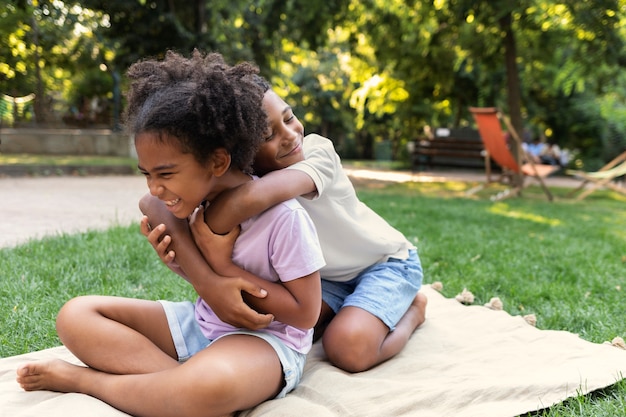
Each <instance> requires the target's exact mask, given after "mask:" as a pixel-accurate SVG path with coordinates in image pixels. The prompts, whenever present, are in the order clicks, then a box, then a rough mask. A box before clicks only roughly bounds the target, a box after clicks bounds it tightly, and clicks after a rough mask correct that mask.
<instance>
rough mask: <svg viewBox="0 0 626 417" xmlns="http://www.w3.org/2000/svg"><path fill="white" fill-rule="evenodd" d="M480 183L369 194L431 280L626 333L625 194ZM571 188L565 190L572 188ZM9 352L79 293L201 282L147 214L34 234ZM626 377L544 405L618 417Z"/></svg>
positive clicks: (371, 187) (567, 322)
mask: <svg viewBox="0 0 626 417" xmlns="http://www.w3.org/2000/svg"><path fill="white" fill-rule="evenodd" d="M469 186H471V185H466V184H461V183H453V182H450V183H443V184H417V183H413V184H393V185H383V184H377V183H369V184H367V185H363V186H359V194H360V196H361V198H362V200H363V201H365V202H366V203H367V204H368V205H369V206H370V207H372V208H373V209H374V210H376V211H377V212H378V213H380V214H381V215H382V216H383V217H385V218H386V219H387V220H388V221H389V222H390V223H391V224H393V225H394V226H395V227H396V228H398V229H399V230H401V231H402V232H404V234H405V235H406V236H407V237H408V238H409V239H410V240H411V241H413V242H414V243H416V245H417V246H418V248H419V251H420V257H421V259H422V263H423V266H424V272H425V282H426V283H432V282H435V281H440V282H442V283H443V291H442V292H443V294H444V295H445V296H446V297H454V296H455V295H456V294H458V293H460V292H461V291H462V290H463V289H464V288H467V289H468V290H470V291H471V292H472V293H473V294H474V295H475V296H476V301H475V304H484V303H487V302H488V301H489V300H490V298H491V297H496V296H497V297H499V298H500V299H501V300H502V301H503V303H504V309H505V310H506V311H508V312H509V313H510V314H513V315H525V314H531V313H532V314H535V315H536V316H537V327H538V328H541V329H555V330H558V329H560V330H567V331H570V332H573V333H577V334H579V335H580V336H581V337H582V338H584V339H586V340H589V341H592V342H596V343H602V342H604V341H610V340H612V339H613V338H614V337H616V336H620V337H623V338H626V320H625V317H626V303H625V302H624V300H625V297H624V291H626V282H625V281H626V280H625V278H626V210H624V207H625V205H624V202H625V201H626V200H625V199H624V198H623V197H620V196H618V195H616V194H613V193H609V192H604V191H601V192H596V193H594V194H592V195H591V196H590V197H588V198H587V199H586V200H584V201H582V202H574V201H572V200H566V199H563V198H560V199H557V201H556V202H554V203H548V202H547V201H546V200H545V198H544V197H543V196H542V195H541V192H540V190H538V189H534V190H530V191H529V192H527V193H526V197H524V198H516V199H510V200H505V201H503V202H499V203H492V202H490V201H489V200H488V198H486V196H487V195H488V194H489V193H492V192H493V191H490V192H489V193H484V194H481V195H479V196H478V197H474V198H467V197H465V196H464V195H463V192H464V191H465V190H466V189H467V188H468V187H469ZM564 193H565V190H558V189H557V190H556V194H557V196H562V195H563V194H564ZM0 271H2V272H3V277H4V279H3V280H1V281H0V305H2V306H3V314H2V315H0V327H1V328H2V329H3V331H2V332H1V334H0V356H2V357H5V356H9V355H16V354H20V353H25V352H29V351H33V350H39V349H43V348H47V347H52V346H56V345H58V344H59V341H58V339H57V336H56V334H55V329H54V320H55V315H56V313H57V311H58V310H59V308H60V307H61V305H62V304H63V303H64V302H65V301H67V300H68V299H69V298H71V297H74V296H76V295H80V294H112V295H120V296H130V297H140V298H148V299H172V300H180V299H190V298H192V297H193V293H192V290H191V288H190V287H189V286H188V285H187V284H186V283H185V282H184V281H183V280H182V279H177V278H176V277H175V276H173V275H172V274H171V272H170V271H169V270H168V269H167V268H166V267H165V266H163V265H161V264H160V261H159V260H158V258H157V257H156V255H155V254H154V253H153V252H152V248H151V247H150V245H149V244H148V242H147V241H145V239H144V238H143V236H141V235H140V233H139V228H138V225H135V226H131V227H128V228H126V227H116V228H112V229H109V230H108V231H106V232H89V233H85V234H79V235H73V236H61V237H56V238H49V239H44V240H41V241H35V242H30V243H27V244H25V245H21V246H19V247H16V248H10V249H2V250H0ZM624 410H626V383H624V382H621V383H618V384H616V385H614V386H612V387H609V388H607V389H605V390H601V391H599V392H596V393H593V394H590V395H587V396H580V397H577V398H574V399H571V400H569V401H566V402H565V403H563V404H560V405H557V406H554V407H551V408H550V409H548V410H547V411H543V412H541V413H537V414H534V415H541V416H616V415H623V413H624Z"/></svg>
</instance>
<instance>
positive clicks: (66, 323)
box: [57, 296, 178, 374]
mask: <svg viewBox="0 0 626 417" xmlns="http://www.w3.org/2000/svg"><path fill="white" fill-rule="evenodd" d="M57 333H58V334H59V338H60V339H61V341H62V342H63V344H64V345H65V346H66V347H67V348H68V349H69V350H70V351H71V352H72V353H73V354H74V355H75V356H76V357H77V358H78V359H80V360H81V361H83V362H84V363H85V364H87V365H88V366H90V367H92V368H94V369H98V370H101V371H105V372H109V373H114V374H130V373H147V372H156V371H161V370H164V369H168V368H172V367H175V366H177V365H178V361H177V360H176V358H177V355H176V349H175V347H174V342H173V341H172V336H171V333H170V329H169V325H168V323H167V318H166V316H165V311H164V310H163V307H162V306H161V304H160V303H158V302H156V301H147V300H138V299H132V298H121V297H105V296H84V297H77V298H74V299H72V300H70V301H68V302H67V303H66V304H65V305H64V306H63V307H62V308H61V311H60V312H59V315H58V317H57Z"/></svg>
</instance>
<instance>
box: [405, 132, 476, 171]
mask: <svg viewBox="0 0 626 417" xmlns="http://www.w3.org/2000/svg"><path fill="white" fill-rule="evenodd" d="M434 133H435V134H434V137H433V138H431V139H428V138H421V139H418V140H416V141H414V142H412V143H411V146H410V148H409V151H410V154H411V169H412V170H413V171H419V170H422V169H432V168H433V167H434V166H435V165H436V166H447V167H459V168H481V169H484V168H485V148H484V145H483V143H482V141H481V139H480V135H479V134H478V131H477V130H474V129H470V128H459V129H447V128H438V129H435V132H434Z"/></svg>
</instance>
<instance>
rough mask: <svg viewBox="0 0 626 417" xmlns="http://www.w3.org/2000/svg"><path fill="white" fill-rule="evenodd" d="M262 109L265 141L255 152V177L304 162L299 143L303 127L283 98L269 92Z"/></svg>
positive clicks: (300, 142)
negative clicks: (263, 112) (264, 121)
mask: <svg viewBox="0 0 626 417" xmlns="http://www.w3.org/2000/svg"><path fill="white" fill-rule="evenodd" d="M263 109H265V112H266V113H267V117H268V120H269V126H268V131H267V135H266V139H265V142H264V143H263V144H262V145H261V148H260V149H259V151H258V152H257V155H256V158H255V160H254V170H255V173H256V174H258V175H264V174H266V173H268V172H270V171H275V170H277V169H282V168H285V167H288V166H290V165H293V164H295V163H296V162H300V161H302V160H304V153H303V150H302V142H303V140H304V127H303V126H302V123H300V121H299V120H298V118H297V117H296V116H295V115H294V114H293V110H292V108H291V107H290V106H289V105H288V104H287V103H285V101H284V100H283V99H281V98H280V97H278V95H277V94H276V93H275V92H274V91H272V90H268V91H267V92H266V93H265V96H264V97H263Z"/></svg>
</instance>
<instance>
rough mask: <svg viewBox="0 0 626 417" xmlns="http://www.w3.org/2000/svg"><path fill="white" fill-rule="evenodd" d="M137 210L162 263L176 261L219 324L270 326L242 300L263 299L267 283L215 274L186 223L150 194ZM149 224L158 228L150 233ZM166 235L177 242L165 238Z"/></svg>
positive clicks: (267, 316) (267, 319) (268, 316)
mask: <svg viewBox="0 0 626 417" xmlns="http://www.w3.org/2000/svg"><path fill="white" fill-rule="evenodd" d="M139 208H140V209H141V211H142V212H143V213H144V214H146V215H147V219H144V220H142V224H141V227H142V233H143V234H144V236H146V237H147V238H148V241H149V242H150V244H151V245H152V246H153V248H154V249H155V250H156V252H157V254H158V255H159V257H160V258H161V260H162V261H163V262H165V264H166V265H168V266H170V265H169V264H171V263H172V262H173V261H174V259H175V260H176V263H177V265H179V266H180V269H181V271H177V270H175V269H173V270H174V271H175V272H177V273H179V272H182V274H181V275H182V276H183V277H185V279H187V280H188V281H189V282H190V283H191V284H192V285H193V287H194V289H195V290H196V292H197V293H198V295H199V296H200V297H202V298H203V299H204V300H205V301H206V302H207V304H209V305H210V306H211V308H212V309H213V311H215V314H217V316H218V317H219V318H220V319H221V320H222V321H224V322H226V323H229V324H231V325H233V326H236V327H245V328H248V329H260V328H264V327H267V326H268V325H269V324H270V322H271V321H272V320H273V317H272V315H271V314H260V313H257V312H256V311H254V310H253V309H251V308H250V307H249V306H248V305H247V304H246V303H245V302H244V301H243V298H242V294H243V292H245V293H247V294H251V295H252V296H250V297H249V298H250V299H254V298H256V297H264V296H265V295H266V294H267V292H266V291H265V290H264V289H263V288H264V287H265V284H267V283H268V282H267V281H265V282H264V283H262V284H263V286H259V285H257V283H253V282H250V281H248V280H246V279H244V278H242V277H241V276H239V275H235V276H233V277H224V276H220V275H218V274H216V273H215V272H214V271H213V270H212V269H211V267H210V266H209V264H208V263H207V262H206V260H205V259H204V257H203V256H202V253H201V252H200V251H199V250H198V247H197V246H196V244H195V243H194V242H193V238H192V236H191V233H190V231H189V225H188V223H187V221H186V220H181V219H177V218H175V217H174V216H172V215H171V213H169V211H167V209H166V208H165V206H164V205H163V203H162V202H161V201H159V199H157V198H156V197H153V196H151V195H149V194H147V195H146V196H144V197H143V198H142V199H141V201H140V203H139ZM148 220H150V222H152V224H153V225H154V224H156V225H157V226H155V227H154V228H153V229H152V230H150V228H149V224H148ZM166 231H167V232H168V233H170V234H171V235H172V236H175V237H176V239H172V238H171V236H170V235H164V234H165V232H166ZM170 269H172V268H171V267H170Z"/></svg>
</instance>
